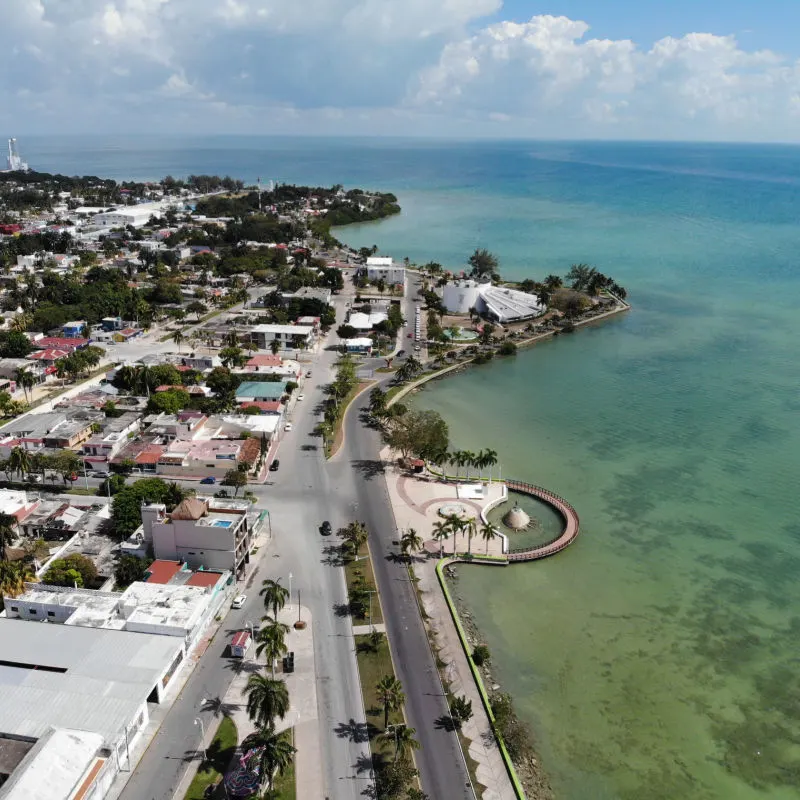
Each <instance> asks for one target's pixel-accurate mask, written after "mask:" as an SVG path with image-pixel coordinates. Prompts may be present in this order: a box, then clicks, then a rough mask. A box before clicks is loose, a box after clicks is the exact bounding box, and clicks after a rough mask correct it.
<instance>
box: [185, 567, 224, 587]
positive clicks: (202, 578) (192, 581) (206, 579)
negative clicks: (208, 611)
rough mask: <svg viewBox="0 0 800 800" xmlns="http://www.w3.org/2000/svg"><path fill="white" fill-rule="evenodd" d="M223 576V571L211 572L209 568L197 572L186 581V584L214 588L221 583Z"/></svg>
mask: <svg viewBox="0 0 800 800" xmlns="http://www.w3.org/2000/svg"><path fill="white" fill-rule="evenodd" d="M221 577H222V573H221V572H210V571H209V570H203V571H202V572H195V573H194V574H193V575H192V577H191V578H189V580H188V581H186V584H185V585H186V586H199V587H201V588H203V589H205V588H206V587H208V588H213V587H214V586H216V585H217V584H218V583H219V579H220V578H221Z"/></svg>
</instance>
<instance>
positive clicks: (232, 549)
mask: <svg viewBox="0 0 800 800" xmlns="http://www.w3.org/2000/svg"><path fill="white" fill-rule="evenodd" d="M249 510H250V503H249V501H247V500H229V499H224V500H223V499H219V498H201V497H188V498H186V499H185V500H183V501H182V502H181V503H179V504H178V505H177V506H176V507H175V508H174V510H173V511H172V512H170V513H169V514H168V513H167V510H166V507H165V506H164V505H163V504H160V503H154V504H151V505H145V506H142V529H141V533H142V536H143V540H144V543H145V545H147V546H151V547H152V548H153V553H154V555H155V557H156V558H157V559H165V560H169V561H181V562H186V563H187V564H188V565H189V566H190V567H193V568H195V569H199V568H201V567H202V568H203V569H215V570H230V571H231V572H232V573H233V574H234V575H235V576H236V578H237V579H240V578H241V577H243V575H244V573H245V572H246V570H247V565H248V564H249V563H250V549H251V547H252V540H253V532H254V528H255V520H254V519H253V518H252V517H251V515H249V514H248V511H249Z"/></svg>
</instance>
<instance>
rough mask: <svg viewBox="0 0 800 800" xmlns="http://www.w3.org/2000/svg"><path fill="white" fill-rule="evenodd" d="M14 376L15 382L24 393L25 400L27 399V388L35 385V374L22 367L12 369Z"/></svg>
mask: <svg viewBox="0 0 800 800" xmlns="http://www.w3.org/2000/svg"><path fill="white" fill-rule="evenodd" d="M14 377H15V378H16V381H17V383H18V384H19V385H20V386H21V387H22V391H23V393H24V394H25V400H26V401H28V389H32V388H33V387H34V386H36V378H35V376H34V375H33V373H32V372H31V371H30V370H29V369H28V368H27V367H22V368H20V369H16V370H14Z"/></svg>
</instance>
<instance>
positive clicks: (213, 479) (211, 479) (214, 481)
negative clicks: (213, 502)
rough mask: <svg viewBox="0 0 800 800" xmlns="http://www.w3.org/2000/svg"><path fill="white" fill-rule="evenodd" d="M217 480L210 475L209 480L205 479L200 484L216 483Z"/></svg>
mask: <svg viewBox="0 0 800 800" xmlns="http://www.w3.org/2000/svg"><path fill="white" fill-rule="evenodd" d="M216 482H217V479H216V478H215V477H214V476H213V475H209V476H208V477H207V478H203V480H201V481H200V483H216Z"/></svg>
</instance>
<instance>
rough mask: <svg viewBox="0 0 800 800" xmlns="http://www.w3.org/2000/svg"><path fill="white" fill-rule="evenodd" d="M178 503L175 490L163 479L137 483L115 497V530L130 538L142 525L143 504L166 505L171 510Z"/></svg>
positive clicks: (112, 512) (113, 516)
mask: <svg viewBox="0 0 800 800" xmlns="http://www.w3.org/2000/svg"><path fill="white" fill-rule="evenodd" d="M181 499H182V498H181ZM177 502H180V500H178V499H177V497H176V495H175V492H174V490H173V489H172V488H170V486H169V485H168V484H167V483H166V482H165V481H163V480H161V478H143V479H142V480H139V481H136V482H135V483H132V484H131V485H130V486H126V487H125V488H124V489H123V490H122V491H121V492H119V493H118V494H117V495H115V496H114V502H113V504H112V506H111V518H112V520H113V522H114V530H115V531H116V533H117V535H118V536H120V537H125V536H130V534H132V533H133V532H134V531H135V530H136V529H137V528H138V527H139V526H140V525H141V524H142V515H141V507H142V503H165V504H167V508H168V510H169V508H170V506H174V505H176V504H177Z"/></svg>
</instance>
